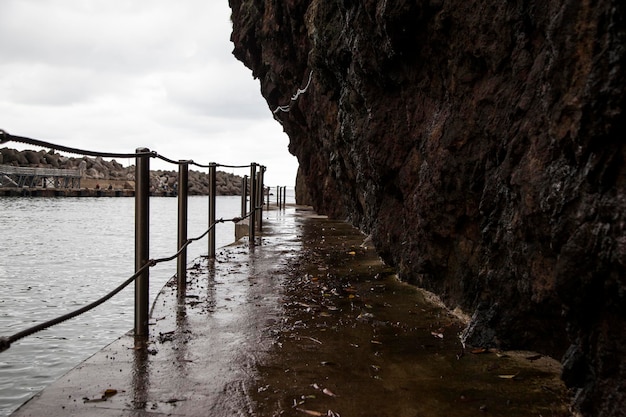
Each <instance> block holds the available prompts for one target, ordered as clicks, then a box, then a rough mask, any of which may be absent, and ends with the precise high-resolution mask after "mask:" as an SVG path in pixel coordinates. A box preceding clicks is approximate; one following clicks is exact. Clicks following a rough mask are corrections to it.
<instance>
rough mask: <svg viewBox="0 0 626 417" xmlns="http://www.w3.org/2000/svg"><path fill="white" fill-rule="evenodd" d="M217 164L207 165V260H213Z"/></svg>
mask: <svg viewBox="0 0 626 417" xmlns="http://www.w3.org/2000/svg"><path fill="white" fill-rule="evenodd" d="M216 184H217V164H216V163H215V162H211V163H210V164H209V227H211V225H213V227H211V230H210V231H209V259H215V192H216V190H217V187H216Z"/></svg>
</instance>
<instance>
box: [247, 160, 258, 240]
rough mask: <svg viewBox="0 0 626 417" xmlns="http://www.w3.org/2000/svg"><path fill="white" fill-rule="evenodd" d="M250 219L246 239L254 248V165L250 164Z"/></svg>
mask: <svg viewBox="0 0 626 417" xmlns="http://www.w3.org/2000/svg"><path fill="white" fill-rule="evenodd" d="M249 182H250V213H251V214H250V217H249V218H248V238H249V240H250V246H254V240H255V237H254V234H255V226H256V225H255V220H256V200H257V198H256V163H255V162H253V163H251V164H250V178H249Z"/></svg>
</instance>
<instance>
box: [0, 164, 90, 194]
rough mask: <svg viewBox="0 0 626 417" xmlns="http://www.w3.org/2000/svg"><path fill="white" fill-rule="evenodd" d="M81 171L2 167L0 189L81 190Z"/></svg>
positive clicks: (0, 170)
mask: <svg viewBox="0 0 626 417" xmlns="http://www.w3.org/2000/svg"><path fill="white" fill-rule="evenodd" d="M80 179H81V170H80V169H55V168H30V167H16V166H12V165H0V187H17V188H24V187H28V188H33V187H42V188H57V189H58V188H70V189H71V188H75V189H79V188H80Z"/></svg>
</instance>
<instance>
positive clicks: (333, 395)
mask: <svg viewBox="0 0 626 417" xmlns="http://www.w3.org/2000/svg"><path fill="white" fill-rule="evenodd" d="M322 392H323V393H324V394H326V395H328V396H329V397H336V396H337V395H336V394H335V393H334V392H332V391H331V390H329V389H328V388H324V389H323V390H322Z"/></svg>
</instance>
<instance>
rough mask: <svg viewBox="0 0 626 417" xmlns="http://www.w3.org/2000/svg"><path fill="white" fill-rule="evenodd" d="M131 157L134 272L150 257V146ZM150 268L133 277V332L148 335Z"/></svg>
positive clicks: (143, 335)
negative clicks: (133, 204) (133, 180)
mask: <svg viewBox="0 0 626 417" xmlns="http://www.w3.org/2000/svg"><path fill="white" fill-rule="evenodd" d="M136 152H137V153H138V154H139V153H142V154H144V155H138V156H136V157H135V159H136V162H135V272H137V271H139V270H140V269H141V268H143V267H144V265H146V263H147V262H148V261H149V259H150V155H149V152H150V150H149V149H148V148H137V150H136ZM149 269H150V268H146V269H145V270H144V271H142V272H141V274H139V275H138V276H137V278H136V279H135V336H139V337H147V336H148V318H149V317H148V316H149V297H150V271H149Z"/></svg>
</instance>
